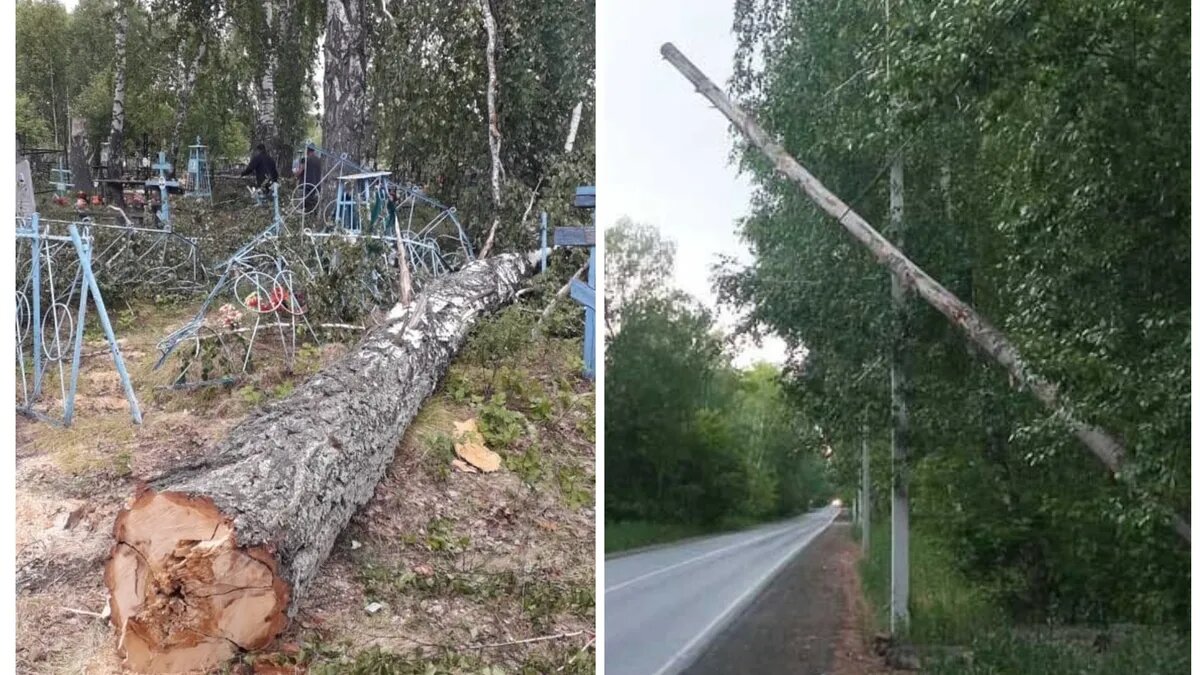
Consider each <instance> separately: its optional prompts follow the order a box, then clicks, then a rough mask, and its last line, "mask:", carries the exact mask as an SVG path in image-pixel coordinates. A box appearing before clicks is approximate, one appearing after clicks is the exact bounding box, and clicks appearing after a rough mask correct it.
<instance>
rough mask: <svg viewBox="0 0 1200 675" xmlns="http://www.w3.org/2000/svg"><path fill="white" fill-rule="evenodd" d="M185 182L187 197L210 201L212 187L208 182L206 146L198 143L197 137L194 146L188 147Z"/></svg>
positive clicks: (198, 138)
mask: <svg viewBox="0 0 1200 675" xmlns="http://www.w3.org/2000/svg"><path fill="white" fill-rule="evenodd" d="M187 181H188V194H189V195H191V196H192V197H208V199H209V201H211V200H212V185H211V184H210V183H209V180H208V146H206V145H204V144H203V143H201V142H200V137H199V136H197V137H196V144H195V145H189V146H188V165H187Z"/></svg>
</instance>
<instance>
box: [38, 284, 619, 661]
mask: <svg viewBox="0 0 1200 675" xmlns="http://www.w3.org/2000/svg"><path fill="white" fill-rule="evenodd" d="M111 311H112V310H110V312H111ZM512 311H524V312H527V313H530V314H532V312H530V311H529V310H527V309H524V308H516V309H514V310H512ZM188 314H189V310H188V309H187V308H170V307H153V306H150V307H145V308H138V309H136V310H135V309H133V308H129V310H128V311H127V312H122V313H121V318H120V319H119V320H117V323H118V327H117V332H118V335H119V336H121V339H122V348H123V353H124V355H125V357H126V360H127V363H128V365H129V368H130V371H131V372H132V374H133V379H134V382H135V384H136V387H137V392H138V397H139V400H140V401H141V403H142V409H143V413H144V415H145V422H144V423H143V424H142V425H141V426H140V427H139V426H135V425H133V424H132V423H131V422H130V419H129V413H128V408H127V406H126V404H125V399H124V397H123V395H122V393H121V389H120V384H119V380H118V378H117V376H116V374H115V372H114V370H113V368H112V363H111V359H110V358H108V357H107V356H106V355H104V354H103V352H102V348H103V346H104V345H103V343H102V342H94V341H93V342H92V343H89V344H87V345H85V348H84V352H85V353H90V352H93V351H95V352H100V355H99V356H93V357H91V358H89V359H87V360H86V361H85V369H84V373H83V377H82V382H81V388H80V396H79V399H78V412H77V417H76V419H77V422H76V424H75V425H74V426H73V427H72V428H71V429H60V428H56V427H54V426H51V425H49V424H46V423H45V422H38V421H32V420H29V419H27V418H24V417H18V421H17V438H16V456H17V469H16V485H17V494H16V501H17V560H16V565H17V570H18V571H17V664H18V672H20V673H22V674H24V673H39V674H41V673H71V674H78V673H86V674H90V675H100V674H108V673H120V672H121V668H120V664H119V659H118V658H117V656H116V647H117V645H116V639H115V637H114V634H113V631H112V629H111V627H110V626H109V625H108V622H107V620H105V619H102V618H100V614H101V613H102V612H103V611H104V609H105V604H106V600H107V592H106V590H105V588H104V587H103V585H102V579H101V573H102V567H103V564H104V561H105V559H106V557H107V555H108V552H109V548H110V546H111V545H112V537H111V527H112V522H113V519H114V517H115V515H116V513H117V511H118V510H119V509H120V508H121V507H122V506H123V504H124V503H125V502H126V500H127V499H128V498H129V497H130V496H131V495H132V494H133V492H134V490H135V488H136V486H137V484H138V483H139V481H143V480H146V479H149V478H152V477H154V476H157V475H161V474H162V473H165V472H167V471H169V470H170V469H171V468H172V467H177V466H179V465H181V464H185V463H187V462H188V461H189V460H191V459H195V458H198V457H202V456H203V455H204V454H206V453H208V452H211V451H212V450H213V449H214V447H215V446H216V444H217V443H218V442H219V441H220V440H221V438H222V437H223V436H224V435H225V432H226V431H227V430H228V429H229V428H230V427H232V426H233V425H235V424H237V423H238V422H239V421H240V420H242V419H243V418H244V417H245V416H246V414H247V413H248V412H249V411H251V410H252V409H253V408H254V407H255V406H257V405H260V404H262V403H263V402H264V401H266V400H269V399H270V398H274V397H282V396H286V394H287V393H288V392H290V391H291V389H292V387H294V386H295V385H296V384H298V383H299V382H300V381H302V380H303V378H304V377H305V376H306V375H307V374H309V373H311V372H314V371H315V370H316V369H318V368H320V366H321V365H322V364H324V363H327V362H329V361H330V360H331V359H334V358H336V357H337V356H338V355H339V354H340V353H341V352H342V350H344V349H345V347H344V346H342V345H338V344H329V345H326V346H325V347H323V348H321V349H313V350H310V352H309V353H307V354H306V358H305V359H304V363H303V364H300V363H299V361H300V360H299V359H298V360H297V367H296V371H297V372H295V373H289V372H287V370H286V369H285V368H284V367H283V364H282V361H281V358H280V357H279V355H278V354H271V352H270V347H269V346H265V347H263V348H262V349H263V350H265V355H264V356H262V357H261V358H260V356H258V355H256V357H255V358H256V359H258V362H259V367H258V370H257V371H256V373H255V374H254V375H253V376H252V377H250V378H248V379H247V380H246V381H243V382H240V383H238V384H237V385H235V386H233V387H230V388H218V389H204V390H193V391H187V392H177V391H170V390H165V389H163V388H162V386H163V385H164V384H166V383H168V382H169V381H170V373H160V372H154V371H152V369H151V364H152V362H153V360H154V358H155V357H156V355H157V354H156V352H155V349H154V345H155V343H156V341H157V340H158V339H159V338H160V337H161V336H162V335H164V334H165V333H166V332H167V331H168V330H169V329H170V328H171V327H172V326H175V325H179V324H180V323H181V322H182V321H183V320H185V319H186V318H187V317H188ZM578 348H579V347H578V341H576V340H555V339H545V340H542V341H541V342H540V343H537V344H527V345H521V346H520V348H519V349H516V350H514V351H513V353H512V354H511V355H508V356H505V357H504V358H503V359H502V360H500V361H498V362H491V363H488V364H485V365H480V364H479V363H475V362H471V361H470V360H469V359H466V358H460V360H459V362H457V363H456V365H455V366H454V367H452V369H451V371H450V374H449V375H448V378H447V382H446V385H445V386H444V387H443V389H442V391H440V392H439V393H438V394H435V396H434V397H433V398H431V399H430V401H429V402H428V403H427V404H426V406H425V408H424V409H423V410H422V413H421V415H420V416H419V417H418V419H417V421H416V422H415V423H414V424H413V425H412V427H411V428H410V430H409V434H408V435H407V436H406V438H405V440H404V441H403V443H402V444H401V447H400V448H398V449H397V453H396V460H395V462H394V464H393V465H392V467H391V469H390V470H389V472H388V474H387V475H386V477H385V478H384V480H383V481H382V482H381V483H380V485H379V486H378V488H377V490H376V493H375V496H374V499H373V500H372V501H371V502H370V503H369V504H368V505H366V506H365V507H364V508H363V509H361V510H360V512H359V513H358V515H357V516H356V517H355V519H354V520H353V522H352V523H351V525H350V526H349V527H348V528H347V529H346V531H345V532H343V535H342V537H341V538H340V539H339V540H338V542H337V544H336V545H335V549H334V551H333V553H332V554H331V556H330V558H329V560H328V561H327V562H326V563H325V565H324V567H323V568H322V572H321V574H320V577H319V578H318V579H317V580H316V581H315V582H314V583H313V585H312V587H311V592H310V593H309V594H308V596H307V597H306V598H305V599H304V600H303V602H302V604H301V605H300V606H299V608H298V613H297V617H296V620H294V621H293V622H292V624H291V626H290V627H289V628H288V630H287V631H286V633H285V634H284V635H283V636H282V637H281V639H280V640H279V641H278V642H277V643H276V645H275V646H274V648H273V651H272V653H269V654H267V655H262V654H259V655H247V656H246V657H245V658H244V659H243V663H242V664H241V665H236V666H235V668H234V670H235V671H239V670H240V671H242V672H263V673H267V672H273V673H274V672H372V673H375V672H378V673H393V672H394V673H401V672H410V669H414V668H415V669H416V670H415V672H466V671H469V672H479V669H480V668H482V667H487V666H495V667H503V668H505V669H506V670H507V671H508V672H547V671H554V670H560V669H561V672H594V665H593V664H594V656H593V653H592V651H593V650H592V648H591V647H592V644H594V633H593V631H594V628H593V626H594V625H595V609H594V604H595V597H594V576H593V569H592V568H593V562H592V561H593V560H594V550H595V548H594V519H595V513H594V491H593V489H594V488H593V486H594V483H595V473H594V466H595V454H594V429H595V423H594V395H593V392H592V387H591V383H590V382H588V381H587V380H584V379H583V378H581V377H580V376H579V375H578V373H579V368H578V362H579V358H578V355H577V350H578ZM55 386H57V382H56V383H55ZM472 417H476V418H479V419H481V420H483V421H485V422H486V421H488V420H490V421H491V422H492V424H491V425H490V428H491V430H492V434H491V436H492V438H490V439H489V440H493V441H497V442H494V443H491V445H492V446H493V449H495V450H496V451H497V452H499V453H500V454H501V456H502V457H503V458H504V467H503V468H502V469H501V470H500V471H498V472H496V473H491V474H478V473H463V472H460V471H457V470H455V469H453V468H452V467H451V460H452V459H453V443H452V441H451V440H449V439H450V438H451V434H452V433H453V422H455V421H463V420H466V419H469V418H472ZM501 423H503V424H504V425H507V426H505V427H504V435H503V437H502V438H498V439H497V438H496V436H497V434H499V431H496V430H498V429H501V427H502V424H501ZM499 441H503V442H502V443H501V442H499ZM322 669H323V670H322Z"/></svg>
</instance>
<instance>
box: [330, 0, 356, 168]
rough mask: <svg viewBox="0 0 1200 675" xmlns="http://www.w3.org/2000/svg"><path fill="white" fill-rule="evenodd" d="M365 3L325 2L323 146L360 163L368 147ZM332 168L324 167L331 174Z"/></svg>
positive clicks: (352, 1)
mask: <svg viewBox="0 0 1200 675" xmlns="http://www.w3.org/2000/svg"><path fill="white" fill-rule="evenodd" d="M365 4H366V3H365V1H364V0H328V1H327V2H326V3H325V116H324V119H323V120H322V122H321V138H322V145H324V146H325V147H326V148H329V149H330V150H331V151H333V152H334V153H335V156H336V155H340V154H341V153H346V156H347V157H349V158H350V159H351V160H352V161H356V162H361V161H362V160H363V156H364V152H363V150H364V148H365V147H366V139H365V138H364V132H365V129H366V118H367V114H368V108H367V29H366V15H365V11H364V10H365ZM329 168H330V167H325V169H326V170H327V171H328V170H329Z"/></svg>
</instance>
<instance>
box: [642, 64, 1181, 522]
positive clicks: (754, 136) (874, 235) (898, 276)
mask: <svg viewBox="0 0 1200 675" xmlns="http://www.w3.org/2000/svg"><path fill="white" fill-rule="evenodd" d="M661 53H662V55H663V58H665V59H666V60H667V61H668V62H670V64H671V65H672V66H674V67H675V69H676V70H678V71H679V72H680V74H682V75H683V76H684V77H686V78H687V79H688V81H689V82H691V83H692V84H693V85H695V86H696V91H697V92H698V93H700V95H702V96H704V98H706V99H708V100H709V101H710V102H711V103H712V104H713V105H714V106H716V108H717V110H720V111H721V114H723V115H725V117H726V119H728V120H729V121H730V122H732V123H733V125H734V126H735V127H737V129H738V131H740V132H741V133H742V136H743V137H745V139H746V140H747V141H749V143H750V144H751V145H753V146H754V147H756V148H758V149H759V150H760V151H761V152H762V153H763V154H764V155H766V156H767V158H768V159H770V160H771V162H772V164H774V166H775V170H776V171H778V172H779V173H781V174H783V175H784V176H786V177H787V178H788V179H789V180H791V181H792V182H793V183H795V184H796V185H798V186H799V187H800V189H801V190H803V191H804V193H805V194H806V195H808V197H809V199H811V200H812V201H813V203H815V204H816V205H817V206H818V207H820V208H821V210H822V211H824V212H825V213H827V214H829V215H830V216H832V217H834V218H836V219H837V223H838V225H840V226H841V227H842V228H843V229H845V230H846V231H847V232H849V233H850V235H851V236H853V237H854V238H855V239H857V240H858V241H859V243H861V244H863V245H864V246H866V247H867V249H868V250H869V251H870V252H871V255H872V256H874V257H875V260H876V261H878V262H879V263H880V264H882V265H883V266H884V267H886V268H887V269H888V271H889V272H891V273H892V277H893V278H894V279H895V280H896V282H897V283H898V284H899V285H900V286H902V287H903V288H904V289H906V290H909V291H915V292H916V293H917V294H918V295H919V296H921V298H922V299H923V300H925V302H926V303H928V304H929V305H930V306H931V307H933V308H934V309H936V310H937V311H938V312H940V313H941V314H942V316H944V317H946V319H947V320H949V321H950V323H951V324H952V325H953V326H955V327H956V328H958V329H959V330H961V331H962V332H963V333H964V334H965V335H966V336H967V339H969V340H970V341H971V342H973V343H975V345H976V346H978V347H979V348H980V349H982V350H983V351H984V352H985V353H986V354H987V355H988V356H990V357H992V359H993V360H994V361H996V363H998V364H1000V365H1001V366H1003V367H1004V368H1005V370H1007V371H1008V373H1009V374H1010V375H1011V376H1012V377H1013V379H1015V380H1016V381H1017V382H1020V383H1021V385H1023V386H1025V387H1027V388H1028V389H1029V391H1030V392H1031V393H1032V394H1033V395H1034V397H1035V398H1037V400H1038V401H1040V402H1041V403H1042V405H1044V406H1045V407H1046V408H1047V409H1048V410H1050V412H1051V413H1053V414H1054V416H1055V417H1057V418H1058V419H1059V420H1060V421H1062V423H1063V425H1064V426H1065V427H1066V428H1067V429H1069V430H1070V431H1071V433H1073V434H1074V435H1075V437H1076V438H1078V439H1079V440H1080V442H1082V443H1083V444H1084V446H1085V447H1087V449H1088V450H1090V451H1091V453H1092V454H1093V455H1095V456H1096V458H1097V459H1099V460H1100V461H1101V462H1102V463H1103V464H1104V466H1105V468H1107V469H1108V471H1109V472H1110V473H1111V474H1112V475H1113V477H1115V478H1117V479H1118V480H1123V481H1124V482H1125V483H1126V484H1127V485H1130V486H1132V487H1135V488H1136V486H1134V484H1133V478H1132V477H1131V475H1130V472H1128V471H1124V468H1125V446H1124V444H1123V443H1122V442H1121V441H1120V440H1118V439H1117V438H1116V437H1115V436H1114V435H1112V434H1110V433H1108V432H1107V431H1106V430H1104V429H1101V428H1100V427H1098V426H1095V425H1092V424H1089V423H1088V422H1086V421H1084V420H1083V418H1082V417H1081V416H1080V415H1079V413H1078V412H1077V411H1076V410H1075V409H1074V408H1073V407H1072V406H1071V404H1070V403H1069V402H1068V401H1067V400H1066V399H1065V398H1064V397H1063V396H1062V395H1060V394H1059V391H1058V385H1057V384H1055V383H1053V382H1050V381H1049V380H1046V379H1045V378H1043V377H1042V376H1041V375H1039V374H1037V373H1036V372H1034V370H1033V369H1032V367H1031V366H1030V365H1029V364H1028V363H1027V362H1026V361H1025V359H1024V358H1023V357H1022V356H1021V353H1020V352H1019V351H1017V346H1016V345H1014V344H1013V343H1012V342H1010V341H1009V339H1008V337H1007V336H1006V335H1004V333H1002V332H1000V330H999V329H998V328H996V327H995V326H993V325H992V324H991V323H989V322H988V320H987V319H985V318H984V317H983V316H982V315H981V314H979V312H976V311H975V308H974V307H972V306H970V305H968V304H967V303H965V302H963V301H962V300H959V299H958V296H956V295H954V294H953V293H951V292H950V291H949V290H947V289H946V287H945V286H942V285H941V284H940V283H938V281H937V280H936V279H934V278H933V277H931V276H929V274H928V273H926V272H925V270H923V269H921V268H920V267H918V266H917V265H916V264H915V263H914V262H913V261H911V260H909V259H908V258H907V257H905V255H904V253H903V252H901V251H900V249H898V248H896V246H895V245H893V244H892V242H890V241H888V240H887V239H885V238H884V237H883V235H881V234H879V232H877V231H876V230H875V228H873V227H871V225H870V223H868V222H867V221H866V219H864V218H863V217H862V216H860V215H858V213H856V212H855V211H854V210H853V209H851V208H850V205H849V204H846V203H845V202H843V201H842V200H841V199H840V198H838V196H837V195H835V194H833V193H832V192H830V191H829V189H828V188H826V187H825V186H824V185H823V184H822V183H821V181H819V180H817V179H816V177H815V176H813V175H812V174H811V173H809V172H808V170H807V169H805V168H804V167H803V166H802V165H801V164H800V162H798V161H796V158H795V157H792V156H791V155H790V154H788V152H787V150H785V149H784V148H783V146H782V145H780V144H779V143H778V142H776V141H774V140H772V139H771V137H769V136H768V135H767V133H766V131H764V130H763V128H762V127H761V126H759V124H758V122H757V121H756V120H755V119H754V118H753V117H751V116H750V115H749V113H747V112H746V111H745V110H742V108H741V107H740V106H738V105H737V104H735V103H734V102H733V101H731V100H730V99H729V97H728V96H726V95H725V92H724V91H722V90H721V88H720V87H718V86H717V85H715V84H713V82H712V80H710V79H708V76H707V75H705V74H704V73H703V72H701V70H700V69H699V68H697V67H696V66H695V64H693V63H692V62H691V61H689V60H688V58H687V57H686V56H684V55H683V53H682V52H680V51H679V50H678V49H677V48H676V47H675V45H673V44H671V43H669V42H668V43H666V44H664V45H663V46H662V49H661ZM1160 506H1163V507H1164V508H1167V509H1169V508H1170V507H1169V506H1168V505H1165V504H1164V505H1160ZM1171 525H1172V527H1173V528H1174V530H1175V533H1176V534H1178V535H1179V536H1180V537H1181V538H1182V539H1183V540H1184V541H1186V542H1188V543H1191V541H1192V526H1191V523H1189V522H1188V521H1187V519H1186V518H1184V516H1183V515H1182V514H1180V513H1178V512H1176V513H1174V514H1173V515H1172V518H1171Z"/></svg>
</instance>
